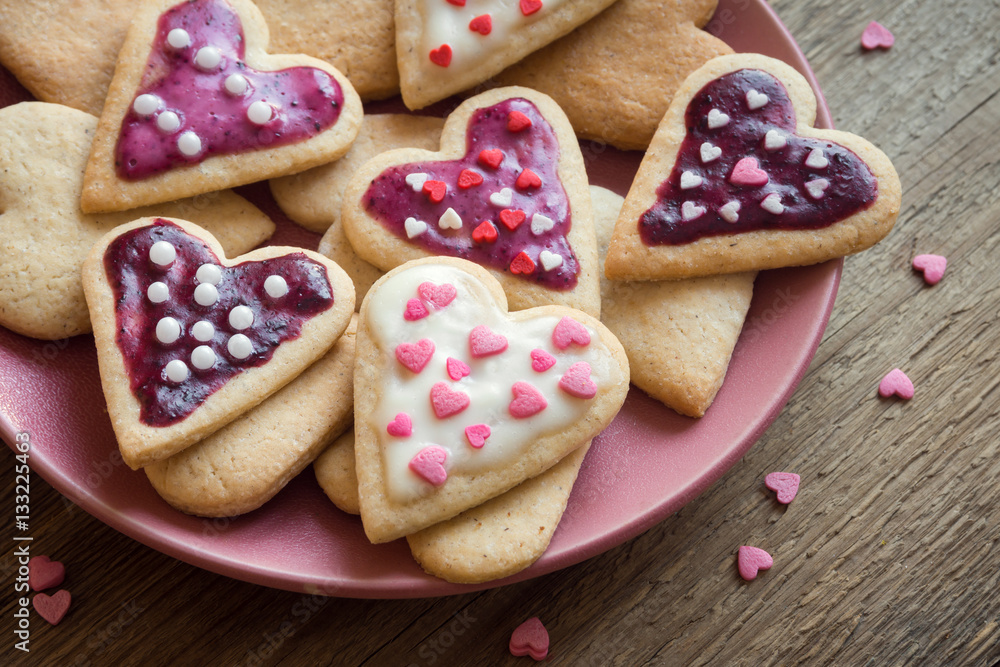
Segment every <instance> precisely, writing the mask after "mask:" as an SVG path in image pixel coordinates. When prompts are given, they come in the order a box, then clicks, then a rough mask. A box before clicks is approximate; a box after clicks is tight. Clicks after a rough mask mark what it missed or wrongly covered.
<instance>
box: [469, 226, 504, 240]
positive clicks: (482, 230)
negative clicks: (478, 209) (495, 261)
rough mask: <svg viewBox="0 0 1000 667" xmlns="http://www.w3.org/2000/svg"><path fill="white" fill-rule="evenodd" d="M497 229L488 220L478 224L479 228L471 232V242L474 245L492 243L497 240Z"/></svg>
mask: <svg viewBox="0 0 1000 667" xmlns="http://www.w3.org/2000/svg"><path fill="white" fill-rule="evenodd" d="M497 236H498V234H497V228H496V227H494V226H493V223H492V222H490V221H489V220H484V221H482V222H481V223H479V226H478V227H476V228H475V229H473V230H472V240H473V241H475V242H476V243H483V242H484V241H485V242H486V243H493V242H494V241H496V240H497Z"/></svg>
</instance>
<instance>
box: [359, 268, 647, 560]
mask: <svg viewBox="0 0 1000 667" xmlns="http://www.w3.org/2000/svg"><path fill="white" fill-rule="evenodd" d="M360 316H361V323H360V326H359V330H358V357H357V363H356V365H355V371H354V391H355V434H356V443H355V448H356V452H357V474H358V483H359V497H360V507H361V517H362V521H363V523H364V526H365V532H366V534H367V535H368V537H369V539H370V540H371V541H372V542H386V541H390V540H393V539H396V538H398V537H401V536H403V535H408V534H410V533H413V532H416V531H418V530H422V529H423V528H426V527H427V526H430V525H433V524H435V523H439V522H441V521H444V520H446V519H449V518H451V517H453V516H455V515H456V514H459V513H460V512H462V511H464V510H466V509H468V508H470V507H475V506H477V505H481V504H482V503H483V502H485V501H487V500H489V499H490V498H493V497H495V496H497V495H499V494H501V493H503V492H505V491H507V490H508V489H510V488H513V487H514V486H516V485H517V484H519V483H521V482H523V481H524V480H526V479H530V478H532V477H534V476H536V475H538V474H540V473H542V472H543V471H545V470H547V469H548V468H550V467H551V466H553V465H554V464H555V463H556V462H557V461H559V460H560V459H562V458H563V457H564V456H566V455H567V454H568V453H569V452H571V451H573V450H574V449H576V448H578V447H580V446H582V445H583V444H584V443H585V442H587V441H588V440H590V439H591V438H593V437H594V436H595V435H596V434H598V433H600V432H601V431H602V430H603V429H604V428H605V427H606V426H607V425H608V424H609V423H610V422H611V420H612V418H613V417H614V416H615V414H617V412H618V410H619V408H620V407H621V405H622V403H623V402H624V400H625V396H626V394H627V392H628V378H629V375H628V360H627V359H626V357H625V353H624V350H622V348H621V345H620V344H619V343H618V341H617V339H616V338H615V337H614V336H613V335H612V334H611V332H610V331H608V329H607V328H606V327H605V326H604V325H602V324H601V323H600V322H599V321H597V320H596V319H594V318H593V317H590V316H588V315H587V314H586V313H583V312H582V311H578V310H574V309H571V308H566V307H564V306H542V307H539V308H532V309H529V310H522V311H517V312H508V310H507V300H506V297H505V296H504V293H503V290H502V289H501V288H500V285H499V283H497V281H496V280H495V279H493V278H492V277H491V276H490V274H489V273H488V272H486V271H485V270H484V269H482V268H481V267H479V266H478V265H475V264H472V263H470V262H467V261H465V260H460V259H453V258H445V257H434V258H426V259H422V260H416V261H413V262H410V263H407V264H405V265H403V266H401V267H399V268H398V269H395V270H393V271H391V272H389V273H388V274H386V276H384V277H383V278H382V279H380V280H379V281H378V282H377V283H376V284H375V285H374V286H373V287H372V289H371V290H370V291H369V292H368V296H367V297H366V298H365V301H364V303H363V304H362V307H361V313H360Z"/></svg>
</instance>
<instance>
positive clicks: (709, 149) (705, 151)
mask: <svg viewBox="0 0 1000 667" xmlns="http://www.w3.org/2000/svg"><path fill="white" fill-rule="evenodd" d="M720 155H722V149H721V148H719V147H718V146H713V145H712V144H710V143H709V142H707V141H706V142H705V143H703V144H702V145H701V161H702V162H703V163H706V164H707V163H709V162H711V161H712V160H718V159H719V156H720Z"/></svg>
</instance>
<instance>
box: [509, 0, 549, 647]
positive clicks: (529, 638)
mask: <svg viewBox="0 0 1000 667" xmlns="http://www.w3.org/2000/svg"><path fill="white" fill-rule="evenodd" d="M522 4H523V2H522ZM508 648H509V649H510V654H511V655H513V656H517V657H521V656H523V655H530V656H531V657H532V658H534V659H535V660H539V661H541V660H545V657H546V656H547V655H548V654H549V632H548V630H546V629H545V626H544V625H542V622H541V621H540V620H539V619H538V617H537V616H536V617H534V618H529V619H528V620H527V621H525V622H524V623H522V624H521V625H519V626H517V629H516V630H514V632H513V634H511V636H510V645H509V647H508Z"/></svg>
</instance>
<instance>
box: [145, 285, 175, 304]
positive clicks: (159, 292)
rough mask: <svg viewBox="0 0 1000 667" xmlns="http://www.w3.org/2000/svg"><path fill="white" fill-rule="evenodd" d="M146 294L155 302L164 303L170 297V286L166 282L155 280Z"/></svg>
mask: <svg viewBox="0 0 1000 667" xmlns="http://www.w3.org/2000/svg"><path fill="white" fill-rule="evenodd" d="M146 296H147V297H149V300H150V301H151V302H153V303H163V302H164V301H166V300H167V299H169V298H170V288H169V287H167V284H166V283H161V282H155V283H153V284H152V285H150V286H149V287H148V288H147V289H146Z"/></svg>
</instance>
